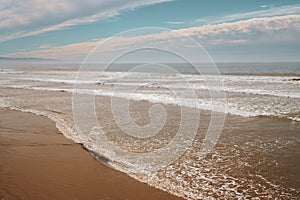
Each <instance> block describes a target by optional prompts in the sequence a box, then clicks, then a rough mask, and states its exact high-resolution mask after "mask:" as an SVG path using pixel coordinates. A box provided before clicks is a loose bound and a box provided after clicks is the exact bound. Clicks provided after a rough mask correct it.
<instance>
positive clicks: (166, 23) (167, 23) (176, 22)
mask: <svg viewBox="0 0 300 200" xmlns="http://www.w3.org/2000/svg"><path fill="white" fill-rule="evenodd" d="M165 24H184V22H165Z"/></svg>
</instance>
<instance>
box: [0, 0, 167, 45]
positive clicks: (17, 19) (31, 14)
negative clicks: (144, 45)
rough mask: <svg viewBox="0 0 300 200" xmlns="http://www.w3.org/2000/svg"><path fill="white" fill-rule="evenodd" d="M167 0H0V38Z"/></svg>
mask: <svg viewBox="0 0 300 200" xmlns="http://www.w3.org/2000/svg"><path fill="white" fill-rule="evenodd" d="M165 1H170V0H144V1H139V0H129V1H123V0H110V1H99V0H26V1H24V0H0V42H1V41H6V40H11V39H15V38H19V37H24V36H30V35H36V34H40V33H43V32H48V31H52V30H57V29H61V28H64V27H68V26H71V25H74V24H79V23H89V22H94V21H97V20H100V19H105V18H109V17H113V16H117V15H118V14H119V13H120V12H122V11H124V10H130V9H135V8H137V7H141V6H146V5H151V4H156V3H161V2H165Z"/></svg>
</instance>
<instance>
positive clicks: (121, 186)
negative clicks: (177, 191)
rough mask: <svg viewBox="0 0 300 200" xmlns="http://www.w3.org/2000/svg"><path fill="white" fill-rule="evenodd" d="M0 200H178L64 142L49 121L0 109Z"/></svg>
mask: <svg viewBox="0 0 300 200" xmlns="http://www.w3.org/2000/svg"><path fill="white" fill-rule="evenodd" d="M0 199H1V200H2V199H3V200H8V199H144V200H147V199H180V198H178V197H176V196H173V195H171V194H169V193H167V192H164V191H161V190H158V189H155V188H152V187H150V186H148V185H146V184H144V183H141V182H138V181H136V180H134V179H133V178H131V177H129V176H128V175H126V174H124V173H121V172H118V171H116V170H113V169H111V168H109V167H107V166H105V165H104V164H102V163H101V162H99V161H97V160H96V159H95V158H94V157H92V156H91V155H90V154H89V153H88V152H87V151H86V150H84V149H83V148H82V146H81V145H80V144H76V143H74V142H72V141H71V140H69V139H67V138H65V137H64V136H63V135H62V134H61V133H60V132H59V131H58V129H57V128H56V127H55V124H54V122H52V121H51V120H49V119H48V118H46V117H42V116H37V115H34V114H30V113H23V112H18V111H12V110H3V109H2V110H0Z"/></svg>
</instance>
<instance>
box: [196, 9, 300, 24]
mask: <svg viewBox="0 0 300 200" xmlns="http://www.w3.org/2000/svg"><path fill="white" fill-rule="evenodd" d="M262 6H263V7H262ZM262 6H261V7H262V8H266V7H267V5H262ZM298 14H300V5H294V6H282V7H277V8H271V9H265V10H259V11H253V12H246V13H237V14H231V15H225V16H222V17H205V18H200V19H197V20H196V23H203V24H212V23H214V24H216V23H222V22H232V21H238V20H244V19H250V18H258V17H274V16H284V15H298Z"/></svg>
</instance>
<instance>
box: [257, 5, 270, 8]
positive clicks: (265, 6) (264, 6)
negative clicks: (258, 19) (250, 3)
mask: <svg viewBox="0 0 300 200" xmlns="http://www.w3.org/2000/svg"><path fill="white" fill-rule="evenodd" d="M259 7H261V8H267V7H268V5H261V6H259Z"/></svg>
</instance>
